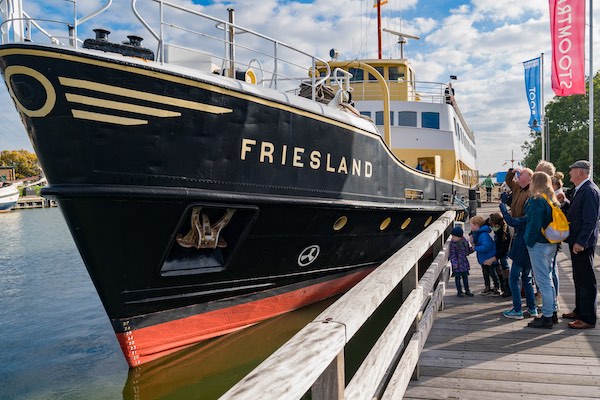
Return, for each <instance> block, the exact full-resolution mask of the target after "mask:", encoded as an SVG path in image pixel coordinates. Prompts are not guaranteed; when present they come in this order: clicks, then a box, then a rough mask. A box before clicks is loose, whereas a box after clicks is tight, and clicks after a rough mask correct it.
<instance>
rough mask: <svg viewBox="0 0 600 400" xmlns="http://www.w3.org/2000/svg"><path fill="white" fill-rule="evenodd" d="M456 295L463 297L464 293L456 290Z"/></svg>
mask: <svg viewBox="0 0 600 400" xmlns="http://www.w3.org/2000/svg"><path fill="white" fill-rule="evenodd" d="M457 296H458V297H465V295H464V294H463V292H458V294H457Z"/></svg>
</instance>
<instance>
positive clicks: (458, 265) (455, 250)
mask: <svg viewBox="0 0 600 400" xmlns="http://www.w3.org/2000/svg"><path fill="white" fill-rule="evenodd" d="M451 235H452V239H451V241H450V254H449V258H450V264H452V272H453V273H454V281H455V282H456V290H457V292H458V294H457V296H458V297H464V295H465V294H466V295H467V296H469V297H473V292H471V290H470V289H469V269H470V266H469V259H468V258H467V256H468V255H469V254H471V253H472V252H473V250H472V249H471V245H470V244H469V242H468V241H467V239H465V237H464V233H463V230H462V228H461V227H460V226H455V227H454V229H452V233H451ZM461 280H462V282H463V284H464V286H465V291H464V293H463V291H462V287H461Z"/></svg>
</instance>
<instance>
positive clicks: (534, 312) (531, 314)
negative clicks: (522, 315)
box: [528, 308, 539, 318]
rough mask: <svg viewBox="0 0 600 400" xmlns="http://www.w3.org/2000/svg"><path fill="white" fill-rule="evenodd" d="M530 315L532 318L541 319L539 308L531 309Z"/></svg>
mask: <svg viewBox="0 0 600 400" xmlns="http://www.w3.org/2000/svg"><path fill="white" fill-rule="evenodd" d="M528 313H529V316H530V317H533V318H537V317H539V314H538V310H537V308H531V309H529V311H528Z"/></svg>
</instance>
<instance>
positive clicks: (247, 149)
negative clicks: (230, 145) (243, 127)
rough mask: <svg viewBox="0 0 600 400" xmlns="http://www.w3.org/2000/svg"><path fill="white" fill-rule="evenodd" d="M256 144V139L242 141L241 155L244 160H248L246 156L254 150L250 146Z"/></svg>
mask: <svg viewBox="0 0 600 400" xmlns="http://www.w3.org/2000/svg"><path fill="white" fill-rule="evenodd" d="M255 144H256V140H254V139H242V154H241V155H240V157H241V159H242V160H245V159H246V154H248V153H250V150H252V148H251V147H250V146H254V145H255Z"/></svg>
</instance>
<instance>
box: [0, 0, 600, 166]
mask: <svg viewBox="0 0 600 400" xmlns="http://www.w3.org/2000/svg"><path fill="white" fill-rule="evenodd" d="M171 1H172V2H174V3H177V4H180V5H184V6H188V7H195V8H197V9H198V10H201V11H202V12H205V13H207V14H210V15H214V16H216V17H218V18H222V19H226V18H227V8H228V7H233V8H235V10H236V22H237V23H238V24H240V25H244V26H246V27H248V28H250V29H253V30H255V31H257V32H261V33H264V34H266V35H268V36H271V37H274V38H277V39H278V40H281V41H284V42H287V43H289V44H292V45H295V46H297V47H300V48H301V49H303V50H305V51H306V52H309V53H313V54H315V55H317V56H321V57H323V58H327V57H328V56H327V55H328V53H329V49H331V48H336V49H338V50H339V51H340V52H341V54H342V58H349V59H354V58H363V57H370V58H374V57H376V54H377V44H376V38H377V35H376V26H377V22H376V20H375V16H376V13H375V11H374V9H373V7H372V4H373V0H335V1H332V0H297V1H293V0H279V1H278V0H262V1H256V0H216V1H209V0H171ZM23 3H24V8H25V10H26V11H27V12H28V13H29V14H30V15H31V16H32V17H34V18H35V17H38V18H61V17H62V15H63V14H64V12H65V11H66V10H67V9H69V7H71V6H70V5H69V3H67V2H63V1H57V0H23ZM104 3H105V1H102V0H86V1H85V2H78V7H79V9H80V12H81V14H86V13H88V12H90V11H91V10H92V9H95V8H98V6H99V5H101V4H104ZM147 3H148V2H147V1H138V7H139V8H140V9H142V11H144V7H145V4H147ZM596 8H598V7H596ZM129 9H130V1H129V0H113V6H112V8H111V9H110V10H109V11H107V12H106V13H104V14H102V15H101V16H100V17H98V18H97V19H96V20H94V21H91V22H88V23H86V24H84V25H83V26H82V27H81V28H82V29H81V31H80V32H82V33H83V35H80V36H82V37H83V38H86V37H92V36H93V33H92V32H91V30H92V29H93V28H95V27H97V26H102V27H105V28H108V29H111V30H112V31H113V34H112V37H111V40H114V41H118V40H121V37H124V36H125V35H126V34H131V33H135V34H139V35H140V36H143V37H146V38H149V37H150V35H149V33H148V32H147V31H145V29H144V28H143V27H142V26H141V25H140V24H139V23H134V22H133V20H131V19H129V18H127V17H126V16H129V15H130V12H129ZM81 14H80V16H81ZM599 17H600V12H598V11H596V12H595V18H594V20H595V21H594V22H595V23H594V27H595V32H594V37H595V38H596V40H595V43H597V44H596V45H595V49H594V56H595V58H596V60H594V69H595V70H596V71H597V70H598V69H600V40H598V38H600V31H599V30H598V27H599V26H600V25H599V23H600V20H599ZM383 26H384V27H387V28H390V29H393V30H396V31H402V32H405V33H408V34H412V35H416V36H419V37H420V40H409V43H408V45H407V47H406V48H405V56H407V57H408V58H409V59H410V60H411V62H412V64H413V66H414V68H415V70H416V71H417V79H418V80H425V81H436V82H447V81H448V77H449V75H457V76H458V81H456V83H453V85H454V87H455V90H456V99H457V102H458V104H459V106H460V107H461V110H462V112H463V115H464V117H465V119H466V120H467V123H468V124H469V126H470V127H471V129H472V130H473V131H474V133H475V137H476V141H477V142H476V144H477V150H478V156H479V157H478V158H479V170H480V171H481V173H485V174H487V173H490V172H495V171H500V170H504V169H506V168H507V166H506V165H503V164H504V163H505V162H506V160H509V159H510V158H511V151H514V154H515V158H517V159H519V158H521V145H522V144H523V143H524V142H525V141H526V140H528V139H529V138H528V134H529V129H528V127H527V122H528V120H529V114H528V107H527V102H526V96H525V89H524V82H523V65H522V63H523V61H526V60H529V59H531V58H534V57H536V56H538V55H539V54H540V53H542V52H543V53H545V54H546V56H547V57H546V70H545V78H544V80H545V101H546V102H548V101H550V100H551V99H552V96H553V93H552V91H551V89H550V68H549V65H550V59H549V57H550V37H549V17H548V1H547V0H527V1H523V0H503V1H498V0H470V1H467V0H389V1H388V4H387V5H385V6H384V7H383ZM395 42H396V38H395V37H393V36H391V35H387V34H384V36H383V48H384V57H386V58H387V57H399V50H398V46H397V44H396V43H395ZM586 42H587V38H586ZM146 43H147V44H148V46H149V47H152V44H151V43H152V42H151V41H149V39H147V40H146ZM586 46H587V43H586ZM586 54H589V53H588V52H587V50H586ZM586 74H588V66H587V65H586ZM0 112H2V116H3V118H1V119H0V150H4V149H20V148H25V149H28V150H32V147H31V144H30V143H29V140H28V138H27V135H26V134H25V131H24V129H23V127H22V125H21V123H20V120H19V117H18V114H17V113H16V111H15V110H14V106H13V104H12V101H11V100H10V97H9V96H8V94H7V92H6V89H5V88H4V87H2V88H0Z"/></svg>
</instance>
